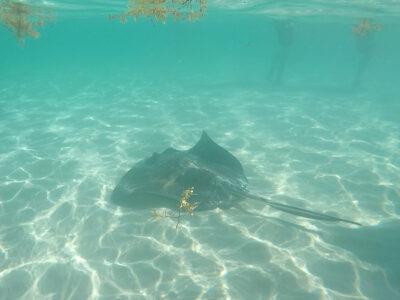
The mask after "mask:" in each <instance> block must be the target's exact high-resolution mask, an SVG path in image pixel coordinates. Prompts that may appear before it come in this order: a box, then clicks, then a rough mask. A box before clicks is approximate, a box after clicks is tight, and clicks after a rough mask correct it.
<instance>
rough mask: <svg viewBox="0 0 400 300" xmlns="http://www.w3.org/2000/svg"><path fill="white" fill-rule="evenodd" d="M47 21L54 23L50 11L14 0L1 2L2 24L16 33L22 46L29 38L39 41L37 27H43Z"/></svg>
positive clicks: (0, 16)
mask: <svg viewBox="0 0 400 300" xmlns="http://www.w3.org/2000/svg"><path fill="white" fill-rule="evenodd" d="M45 21H53V18H52V12H51V11H50V10H48V9H44V8H40V7H36V6H32V5H28V4H25V3H22V2H17V1H14V0H3V1H0V24H3V25H4V26H6V27H7V28H9V29H11V30H12V31H13V32H14V35H15V37H16V38H17V40H18V41H19V44H20V46H23V45H24V41H25V38H26V37H28V36H31V37H33V38H34V39H37V38H38V37H39V36H40V34H39V32H38V31H37V30H36V29H35V27H43V25H44V23H45Z"/></svg>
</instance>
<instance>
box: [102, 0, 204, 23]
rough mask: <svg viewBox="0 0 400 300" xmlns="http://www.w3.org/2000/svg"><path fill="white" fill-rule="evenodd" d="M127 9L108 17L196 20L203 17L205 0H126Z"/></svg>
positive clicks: (124, 19)
mask: <svg viewBox="0 0 400 300" xmlns="http://www.w3.org/2000/svg"><path fill="white" fill-rule="evenodd" d="M127 6H128V10H127V11H126V12H124V13H122V14H114V15H110V16H109V18H110V19H118V20H119V21H120V22H122V23H124V22H126V19H127V17H129V16H131V17H132V18H133V19H134V20H135V21H136V20H137V19H138V17H139V16H143V17H144V18H146V17H150V18H152V19H154V20H156V21H161V22H163V23H165V22H166V20H167V17H168V16H171V17H172V18H174V19H183V20H186V21H189V22H190V21H196V20H199V19H201V18H202V17H203V15H204V13H205V10H206V7H207V0H128V5H127Z"/></svg>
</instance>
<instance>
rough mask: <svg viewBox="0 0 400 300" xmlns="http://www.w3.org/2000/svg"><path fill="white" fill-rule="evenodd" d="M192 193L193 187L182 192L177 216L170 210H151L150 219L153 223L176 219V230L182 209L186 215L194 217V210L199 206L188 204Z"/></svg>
mask: <svg viewBox="0 0 400 300" xmlns="http://www.w3.org/2000/svg"><path fill="white" fill-rule="evenodd" d="M193 192H194V187H191V188H188V189H186V190H184V191H183V192H182V198H181V200H179V206H178V207H179V211H178V215H176V214H175V213H174V212H172V211H170V210H166V209H164V210H157V209H153V210H152V211H151V212H152V214H153V217H152V219H153V220H155V221H160V220H161V219H163V218H173V219H176V220H177V222H176V228H178V226H179V224H180V221H181V210H182V209H183V210H184V211H185V212H186V214H188V215H191V216H193V215H194V212H193V211H194V210H195V209H196V207H197V206H198V205H199V203H198V202H192V203H190V202H188V200H189V198H190V197H191V196H192V195H193Z"/></svg>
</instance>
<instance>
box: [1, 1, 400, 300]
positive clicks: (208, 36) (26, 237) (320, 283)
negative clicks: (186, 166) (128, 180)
mask: <svg viewBox="0 0 400 300" xmlns="http://www.w3.org/2000/svg"><path fill="white" fill-rule="evenodd" d="M252 4H254V5H250V6H248V7H252V10H254V9H256V8H257V3H252ZM261 4H262V3H261ZM248 7H247V8H248ZM261 7H265V5H261ZM313 8H314V10H317V9H318V6H313ZM244 12H245V11H243V13H244ZM259 12H260V14H261V13H262V10H261V9H260V10H259ZM331 18H334V16H331ZM380 18H381V19H379V18H378V19H377V21H376V22H378V23H380V24H381V25H382V29H381V30H380V31H379V32H378V33H379V34H376V36H375V39H374V47H373V49H374V51H373V59H371V61H370V62H369V64H368V66H367V70H366V71H365V73H364V74H363V76H362V81H361V83H360V85H359V86H354V85H352V84H351V82H352V79H353V77H354V74H355V70H357V66H358V65H357V59H360V57H361V55H360V54H359V53H358V52H357V48H356V45H355V41H354V40H353V39H352V37H351V29H350V28H351V26H352V24H353V23H354V20H353V19H352V18H348V19H346V18H342V19H340V22H338V24H336V25H334V24H332V23H330V22H328V23H325V22H320V21H315V20H313V19H308V18H304V17H303V18H302V19H295V20H294V22H295V24H296V26H295V28H296V30H295V31H294V41H293V45H292V46H291V49H290V54H289V55H288V57H287V63H286V68H285V72H284V76H283V83H282V85H281V86H278V85H277V84H274V83H272V82H271V80H270V79H268V73H269V69H270V66H271V65H273V62H274V60H275V59H279V57H278V58H276V57H277V56H276V52H277V51H278V53H279V47H278V46H277V41H276V33H275V31H274V27H273V22H272V21H271V19H270V18H268V16H265V15H262V14H261V15H259V16H254V15H251V16H249V15H248V14H233V15H232V14H230V15H229V14H222V15H219V14H218V13H210V15H207V16H206V18H204V19H203V20H202V21H200V22H197V23H194V24H189V25H187V24H186V23H183V22H181V23H172V24H170V25H169V24H168V23H167V24H166V25H164V26H162V25H159V24H155V25H154V24H152V23H151V22H145V21H143V22H139V23H128V24H124V25H122V24H119V23H117V22H111V21H102V20H101V19H100V18H97V17H96V18H94V19H90V21H89V20H87V19H83V20H76V19H68V18H66V17H65V19H61V20H60V21H59V22H57V23H56V24H54V27H52V26H49V27H46V28H45V29H44V30H43V31H42V36H41V38H40V39H39V40H36V41H33V40H27V41H26V45H25V46H24V48H19V47H18V43H17V42H16V41H15V40H13V37H12V35H10V34H9V33H8V32H5V31H1V32H0V39H1V41H2V49H1V50H0V51H2V53H3V55H2V57H6V58H7V59H2V60H1V63H0V65H1V69H0V78H1V81H0V132H1V136H0V201H1V202H0V226H1V227H0V299H19V298H20V299H46V298H48V299H85V298H93V299H116V298H119V299H129V298H130V299H160V298H161V299H162V298H165V299H398V298H400V290H399V288H398V287H399V286H400V282H399V278H400V273H399V270H400V268H398V263H399V260H398V253H399V251H400V238H399V236H398V234H397V233H398V232H399V230H400V221H399V215H400V212H399V209H400V208H399V202H400V188H399V182H400V178H399V177H400V175H399V174H400V172H399V169H400V150H399V149H400V147H399V146H400V134H399V133H400V122H399V118H398V116H399V113H400V107H399V102H398V96H397V95H398V93H397V90H398V78H400V77H398V76H396V74H397V73H396V72H398V68H397V66H398V65H399V59H398V56H396V55H397V54H396V49H398V48H399V47H398V46H399V40H398V39H397V38H396V34H397V32H398V31H396V28H398V24H396V23H393V20H390V18H389V17H388V19H386V18H382V16H380ZM78 19H79V18H78ZM238 24H239V25H238ZM385 24H389V25H386V27H385ZM386 28H388V29H386ZM78 29H79V30H78ZM129 34H130V35H133V37H130V36H129ZM127 37H129V38H127ZM3 41H4V42H3ZM338 41H339V42H338ZM3 43H4V46H3ZM396 47H397V48H396ZM339 62H340V63H339ZM203 129H205V130H207V132H208V133H209V135H210V136H211V137H212V138H213V139H214V140H215V141H216V142H217V143H219V144H220V145H222V146H223V147H225V148H226V149H228V150H229V151H231V152H232V153H233V154H234V155H235V156H236V157H237V158H238V159H239V160H240V161H241V163H242V165H243V167H244V169H245V172H246V175H247V177H248V179H249V182H250V190H251V191H253V192H254V193H257V194H260V195H265V196H268V197H270V198H271V199H273V200H274V201H280V202H282V203H287V204H291V205H296V206H300V207H304V208H307V209H312V210H316V211H321V212H326V213H330V214H333V215H338V216H341V217H343V218H348V219H353V220H355V221H357V222H360V223H362V224H363V226H362V227H354V226H348V225H346V224H326V223H322V222H317V221H311V220H306V219H302V218H300V217H294V216H290V215H287V214H285V213H282V212H278V211H275V210H273V209H270V208H268V207H267V206H264V205H263V204H262V203H260V202H255V201H251V200H249V201H246V202H243V203H241V204H242V207H243V209H237V208H233V209H230V210H215V211H208V212H201V213H198V214H196V215H195V216H193V217H191V216H185V217H184V218H183V220H182V228H181V229H179V230H177V229H176V228H175V225H176V224H175V222H174V221H173V220H168V219H166V220H161V221H160V222H152V221H151V220H150V219H151V217H152V215H151V212H150V211H132V210H129V209H125V208H118V207H115V206H113V205H112V204H111V203H110V201H109V197H110V194H111V191H112V190H113V188H114V187H115V185H116V183H117V182H118V180H119V179H120V178H121V176H122V175H123V174H124V173H125V172H126V171H127V170H129V169H130V168H131V167H132V165H133V164H134V163H135V162H137V161H139V160H140V159H142V158H144V157H147V156H149V155H151V154H152V153H153V152H154V151H157V152H159V151H162V150H164V149H165V148H167V147H169V146H172V147H176V148H178V149H187V148H189V147H191V146H192V145H193V144H194V143H196V141H197V140H198V138H199V136H200V134H201V131H202V130H203Z"/></svg>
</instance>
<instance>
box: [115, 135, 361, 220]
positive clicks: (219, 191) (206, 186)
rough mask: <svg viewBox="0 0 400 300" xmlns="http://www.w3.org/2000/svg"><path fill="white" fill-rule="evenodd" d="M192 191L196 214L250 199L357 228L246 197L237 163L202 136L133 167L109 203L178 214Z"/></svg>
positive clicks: (244, 176) (291, 212)
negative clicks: (187, 192) (186, 194)
mask: <svg viewBox="0 0 400 300" xmlns="http://www.w3.org/2000/svg"><path fill="white" fill-rule="evenodd" d="M191 187H193V188H194V193H193V194H192V196H191V197H190V200H191V201H193V202H197V203H198V206H197V207H196V211H202V210H212V209H216V208H221V209H227V208H230V207H232V206H235V205H236V204H237V203H239V202H240V201H244V200H246V199H254V200H258V201H262V202H264V203H265V204H266V205H269V206H270V207H272V208H274V209H278V210H280V211H284V212H286V213H290V214H293V215H296V216H301V217H305V218H309V219H315V220H320V221H331V222H346V223H351V224H356V225H361V224H359V223H357V222H353V221H350V220H346V219H342V218H338V217H334V216H330V215H326V214H323V213H318V212H313V211H310V210H306V209H303V208H299V207H295V206H290V205H287V204H282V203H278V202H274V201H271V200H270V199H268V198H267V197H262V196H259V195H255V194H252V193H250V191H249V190H248V188H247V187H248V181H247V178H246V175H245V174H244V171H243V167H242V165H241V163H240V162H239V160H238V159H237V158H236V157H234V156H233V155H232V154H231V153H230V152H228V151H227V150H225V149H224V148H222V147H221V146H219V145H217V144H216V143H215V142H214V141H213V140H212V139H211V138H210V137H209V136H208V134H207V133H206V132H205V131H203V133H202V136H201V138H200V140H199V141H198V142H197V144H196V145H195V146H193V147H192V148H190V149H189V150H183V151H180V150H176V149H174V148H167V149H166V150H165V151H164V152H162V153H153V155H152V156H151V157H148V158H146V159H143V160H141V161H139V162H138V163H136V164H135V165H134V166H133V167H132V168H131V169H130V170H129V171H128V172H127V173H126V174H125V175H124V176H123V177H122V179H121V180H120V182H119V183H118V184H117V186H116V187H115V189H114V190H113V192H112V194H111V201H112V202H113V203H115V204H116V205H119V206H124V207H132V208H135V209H151V208H160V207H164V208H169V209H177V208H178V204H179V199H181V195H182V192H183V191H184V190H186V189H188V188H191Z"/></svg>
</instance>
